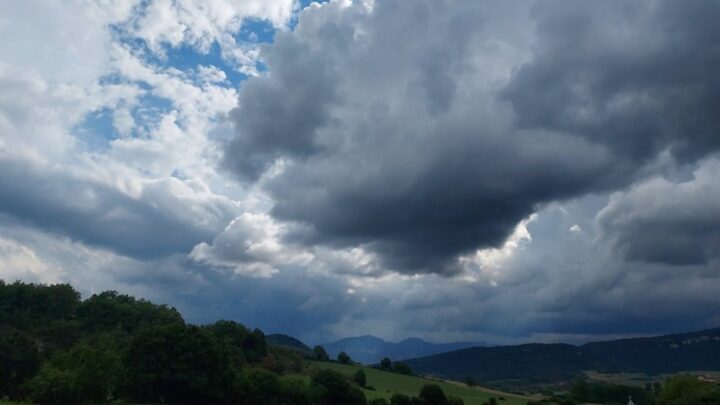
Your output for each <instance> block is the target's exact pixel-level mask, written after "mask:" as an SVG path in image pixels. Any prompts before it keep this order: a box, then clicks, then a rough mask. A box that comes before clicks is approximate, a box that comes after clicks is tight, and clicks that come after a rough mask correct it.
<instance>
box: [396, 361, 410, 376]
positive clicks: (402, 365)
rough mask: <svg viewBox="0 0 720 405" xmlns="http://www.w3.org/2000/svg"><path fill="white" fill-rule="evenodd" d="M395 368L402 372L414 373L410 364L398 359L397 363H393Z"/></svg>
mask: <svg viewBox="0 0 720 405" xmlns="http://www.w3.org/2000/svg"><path fill="white" fill-rule="evenodd" d="M393 369H394V370H395V371H396V372H398V373H400V374H407V375H410V374H412V370H411V369H410V366H408V364H407V363H405V362H403V361H396V362H395V364H393Z"/></svg>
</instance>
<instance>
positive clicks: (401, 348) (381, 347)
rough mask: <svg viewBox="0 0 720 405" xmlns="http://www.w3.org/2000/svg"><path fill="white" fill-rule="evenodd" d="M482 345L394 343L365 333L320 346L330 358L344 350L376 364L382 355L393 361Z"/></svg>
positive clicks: (351, 355)
mask: <svg viewBox="0 0 720 405" xmlns="http://www.w3.org/2000/svg"><path fill="white" fill-rule="evenodd" d="M483 345H484V344H483V343H481V342H454V343H441V344H435V343H430V342H426V341H424V340H422V339H419V338H409V339H405V340H403V341H402V342H399V343H394V342H388V341H386V340H383V339H380V338H378V337H375V336H370V335H367V336H359V337H350V338H345V339H341V340H338V341H336V342H332V343H325V344H323V345H322V346H323V347H324V348H325V350H326V351H327V352H328V354H329V355H330V357H332V358H335V357H336V356H337V355H338V354H339V353H340V352H345V353H347V354H348V355H350V357H351V358H352V359H353V360H355V361H358V362H360V363H363V364H377V363H379V362H380V360H382V358H383V357H388V358H390V359H391V360H393V361H395V360H404V359H410V358H416V357H424V356H430V355H433V354H436V353H443V352H449V351H453V350H459V349H465V348H468V347H475V346H483Z"/></svg>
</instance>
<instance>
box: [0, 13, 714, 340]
mask: <svg viewBox="0 0 720 405" xmlns="http://www.w3.org/2000/svg"><path fill="white" fill-rule="evenodd" d="M719 18H720V2H717V1H715V0H693V1H683V2H680V1H674V0H632V1H630V0H626V1H613V2H598V1H589V0H581V1H569V0H563V1H555V0H546V1H532V0H524V1H519V0H509V1H483V0H466V1H463V0H417V1H404V0H375V1H372V0H355V1H350V0H337V1H330V2H327V3H323V4H319V3H310V2H307V1H304V2H298V1H295V0H237V1H231V0H153V1H138V0H64V1H53V2H47V1H39V0H26V1H4V2H0V278H2V279H4V280H6V281H7V282H11V281H15V280H22V281H25V282H38V283H71V284H72V285H73V286H75V287H76V288H77V289H78V290H79V291H80V292H81V293H82V294H83V296H84V297H88V296H90V295H91V294H93V293H97V292H100V291H104V290H110V289H111V290H117V291H120V292H122V293H126V294H131V295H134V296H137V297H143V298H147V299H150V300H152V301H154V302H158V303H166V304H169V305H172V306H175V307H176V308H178V310H180V311H181V312H182V314H183V315H184V316H185V318H186V319H187V320H188V321H190V322H195V323H207V322H212V321H215V320H217V319H221V318H222V319H232V320H236V321H239V322H242V323H244V324H246V325H248V326H251V327H259V328H261V329H263V330H264V331H265V332H266V333H275V332H282V333H287V334H290V335H293V336H296V337H298V338H300V339H303V340H304V341H306V342H308V343H311V344H314V343H321V342H327V341H331V340H334V339H338V338H343V337H348V336H358V335H366V334H372V335H375V336H378V337H381V338H385V339H388V340H393V341H398V340H402V339H404V338H407V337H411V336H415V337H421V338H424V339H426V340H429V341H433V342H447V341H460V340H472V341H484V342H490V343H505V344H511V343H518V342H529V341H534V342H571V343H579V342H585V341H592V340H600V339H608V338H615V337H624V336H639V335H652V334H661V333H669V332H679V331H687V330H694V329H702V328H710V327H718V326H720V312H718V309H719V308H720V294H718V293H717V292H718V291H720V114H718V111H720V76H719V75H718V74H717V72H718V68H720V45H719V44H720V25H718V24H717V21H718V19H719Z"/></svg>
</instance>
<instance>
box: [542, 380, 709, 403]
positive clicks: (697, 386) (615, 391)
mask: <svg viewBox="0 0 720 405" xmlns="http://www.w3.org/2000/svg"><path fill="white" fill-rule="evenodd" d="M630 398H632V401H633V403H634V404H636V405H717V404H720V385H718V384H713V383H708V382H704V381H700V380H699V379H698V378H697V377H696V376H692V375H677V376H673V377H670V378H668V379H667V380H666V381H665V384H664V385H662V384H660V383H655V384H646V385H645V387H644V388H643V387H636V386H627V385H621V384H606V383H599V382H590V381H587V380H578V381H576V382H575V383H574V384H573V386H572V389H571V390H570V392H569V393H565V394H553V393H549V395H548V398H546V399H544V400H541V401H535V402H531V403H529V404H528V405H535V404H537V405H540V404H547V405H550V404H555V405H577V404H585V403H593V404H619V405H622V404H627V403H628V400H629V399H630Z"/></svg>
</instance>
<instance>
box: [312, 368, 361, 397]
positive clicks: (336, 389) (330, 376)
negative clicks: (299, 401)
mask: <svg viewBox="0 0 720 405" xmlns="http://www.w3.org/2000/svg"><path fill="white" fill-rule="evenodd" d="M310 383H311V384H312V385H314V386H316V387H318V388H319V389H320V390H319V392H320V401H319V403H320V404H323V405H325V404H327V405H334V404H346V405H355V404H362V405H365V404H366V402H367V401H366V399H365V394H363V392H362V391H360V390H359V389H357V388H355V387H353V386H351V385H350V383H349V382H348V380H347V379H346V378H345V376H343V375H342V374H340V373H338V372H335V371H332V370H318V371H317V372H315V374H313V376H312V379H311V382H310Z"/></svg>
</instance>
